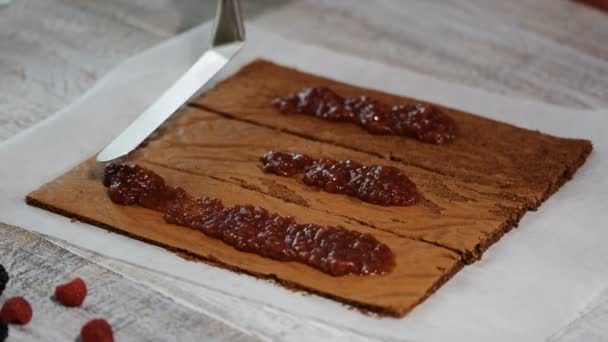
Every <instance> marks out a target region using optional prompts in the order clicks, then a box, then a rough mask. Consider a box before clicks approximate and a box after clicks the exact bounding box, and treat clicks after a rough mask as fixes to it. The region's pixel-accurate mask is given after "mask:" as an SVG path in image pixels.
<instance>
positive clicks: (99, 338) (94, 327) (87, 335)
mask: <svg viewBox="0 0 608 342" xmlns="http://www.w3.org/2000/svg"><path fill="white" fill-rule="evenodd" d="M80 342H114V336H113V335H112V327H111V326H110V324H109V323H108V322H107V321H106V320H105V319H94V320H91V321H88V322H87V324H85V325H83V326H82V329H81V330H80Z"/></svg>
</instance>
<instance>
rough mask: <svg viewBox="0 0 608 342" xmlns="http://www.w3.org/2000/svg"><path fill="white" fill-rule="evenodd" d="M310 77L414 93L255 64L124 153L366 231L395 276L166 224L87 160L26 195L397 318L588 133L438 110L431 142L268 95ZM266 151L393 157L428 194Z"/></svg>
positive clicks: (511, 219)
mask: <svg viewBox="0 0 608 342" xmlns="http://www.w3.org/2000/svg"><path fill="white" fill-rule="evenodd" d="M307 86H327V87H330V88H331V89H333V90H335V91H336V92H338V93H340V94H343V95H344V96H358V95H369V96H373V97H374V98H380V99H382V100H383V101H386V102H388V103H395V104H401V103H407V102H408V101H412V99H408V98H404V97H398V96H395V95H389V94H385V93H381V92H376V91H372V90H368V89H362V88H357V87H354V86H351V85H347V84H343V83H339V82H336V81H332V80H329V79H325V78H321V77H318V76H314V75H310V74H306V73H302V72H299V71H296V70H294V69H290V68H285V67H281V66H278V65H276V64H273V63H270V62H266V61H255V62H253V63H251V64H249V65H247V66H245V67H244V68H243V69H241V71H239V72H238V73H237V74H235V75H234V76H232V77H230V78H228V79H227V80H225V81H224V82H222V83H220V84H219V85H218V86H217V87H216V88H214V89H212V90H211V91H209V92H208V93H206V94H204V95H203V96H201V97H200V98H198V99H196V100H195V102H194V103H193V104H192V106H194V107H199V108H194V107H192V106H191V107H189V108H187V109H186V110H184V111H182V112H181V113H179V114H177V115H176V118H175V119H174V120H172V121H171V122H170V123H168V124H167V125H166V126H165V127H164V128H163V129H162V130H160V131H159V133H158V134H157V135H156V136H155V137H154V138H153V139H151V140H150V141H149V143H148V144H147V145H146V146H145V147H142V148H141V149H139V150H138V151H137V152H135V153H134V154H133V155H132V156H131V157H130V160H129V162H131V163H136V164H138V165H141V166H143V167H146V168H149V169H151V170H153V171H154V172H156V173H158V174H159V175H161V176H162V177H164V178H165V179H166V180H167V182H168V183H170V184H173V185H176V186H180V187H183V188H184V189H186V190H187V191H188V192H189V193H191V194H194V195H197V196H208V197H214V198H218V199H221V200H222V201H223V202H224V203H225V204H226V205H236V204H251V205H255V206H259V207H263V208H266V209H268V210H270V211H272V212H276V213H278V214H280V215H284V216H293V217H294V218H295V219H296V220H297V221H298V222H303V223H316V224H322V225H334V226H335V225H340V226H343V227H345V228H347V229H352V230H356V231H359V232H363V233H369V234H372V235H373V236H374V237H375V238H376V239H378V240H379V241H381V242H382V243H385V244H386V245H388V246H389V247H390V248H391V250H392V251H393V252H394V254H395V258H396V266H395V268H394V270H393V271H392V272H391V273H389V274H386V275H382V276H342V277H334V276H331V275H328V274H324V273H322V272H320V271H317V270H315V269H313V268H312V267H308V266H306V265H304V264H300V263H294V262H281V261H276V260H272V259H268V258H264V257H260V256H258V255H254V254H251V253H245V252H241V251H238V250H236V249H234V248H233V247H231V246H229V245H226V244H224V243H223V242H222V241H220V240H216V239H213V238H210V237H208V236H205V235H204V234H202V233H200V232H197V231H195V230H193V229H189V228H185V227H181V226H176V225H171V224H168V223H166V222H165V221H164V220H163V217H162V214H160V213H159V212H156V211H153V210H149V209H145V208H142V207H131V206H120V205H116V204H114V203H112V201H111V200H110V198H109V197H108V195H107V192H106V188H105V187H104V186H103V184H102V183H101V181H100V180H99V179H98V178H96V177H95V176H94V168H95V163H94V161H93V160H88V161H85V162H84V163H82V164H81V165H79V166H77V167H76V168H74V169H73V170H71V171H69V172H68V173H66V174H64V175H63V176H61V177H59V178H58V179H56V180H54V181H52V182H50V183H48V184H46V185H44V186H42V187H41V188H39V189H38V190H36V191H34V192H32V193H30V194H29V195H28V197H27V201H28V203H30V204H33V205H36V206H39V207H42V208H45V209H48V210H52V211H55V212H59V213H61V214H64V215H67V216H70V217H76V218H78V219H80V220H82V221H85V222H89V223H92V224H96V225H99V226H102V227H104V228H107V229H111V230H113V231H117V232H120V233H123V234H126V235H128V236H131V237H134V238H137V239H140V240H144V241H147V242H150V243H153V244H156V245H160V246H163V247H165V248H168V249H170V250H173V251H176V252H180V253H182V254H186V255H188V256H191V257H195V258H198V259H202V260H205V261H208V262H212V263H214V264H217V265H220V266H222V267H227V268H230V269H233V270H235V271H239V272H245V273H249V274H252V275H255V276H259V277H266V278H271V279H275V280H277V281H278V282H279V283H282V284H283V285H285V286H288V287H293V288H299V289H305V290H308V291H311V292H314V293H318V294H321V295H324V296H327V297H330V298H333V299H336V300H339V301H341V302H345V303H349V304H352V305H354V306H357V307H359V308H362V309H366V310H372V311H375V312H378V313H380V314H384V315H393V316H402V315H404V314H405V313H407V312H408V311H409V310H411V309H412V308H413V307H414V306H415V305H416V304H418V303H420V302H421V301H423V300H424V299H425V298H426V297H427V296H429V295H430V294H431V293H433V292H434V291H435V290H437V288H439V287H440V286H441V285H442V284H443V283H444V282H445V281H447V280H448V279H449V278H450V277H451V276H452V275H454V274H455V273H456V272H457V271H458V270H459V269H460V268H461V267H462V265H463V263H470V262H473V261H475V260H476V259H477V258H479V257H480V256H481V254H482V253H483V251H485V250H486V249H487V248H488V247H489V246H490V245H491V244H492V243H494V242H496V241H497V240H498V239H499V238H500V237H501V236H502V235H503V234H504V233H506V232H507V231H508V230H510V229H511V228H512V227H514V226H515V225H516V224H517V222H518V221H519V219H520V218H521V216H522V215H523V214H524V213H525V212H526V211H527V210H530V209H536V208H537V207H538V206H539V205H540V204H541V203H542V201H543V200H545V199H546V198H547V197H548V196H550V195H551V194H552V193H553V192H555V191H556V190H557V189H558V188H559V187H560V186H561V185H562V184H563V183H564V182H565V181H566V180H567V179H569V177H571V176H572V175H573V173H574V172H575V171H576V169H577V168H578V167H579V166H580V165H581V164H582V163H583V162H584V160H585V158H586V156H587V155H588V154H589V152H590V151H591V143H590V142H589V141H586V140H576V139H563V138H557V137H552V136H549V135H545V134H542V133H539V132H535V131H529V130H525V129H521V128H517V127H514V126H511V125H508V124H504V123H500V122H496V121H492V120H489V119H485V118H482V117H479V116H475V115H472V114H468V113H464V112H460V111H457V110H453V109H450V108H444V107H442V110H444V111H445V112H446V113H447V114H448V115H450V116H451V117H452V118H453V119H454V120H455V122H456V124H457V127H458V135H457V137H456V139H455V140H454V141H453V142H450V143H447V144H444V145H432V144H427V143H424V142H420V141H417V140H415V139H410V138H407V137H402V136H382V135H371V134H369V133H368V132H366V131H365V130H363V129H362V128H361V127H358V126H356V125H350V124H345V123H340V122H327V121H323V120H321V119H318V118H315V117H310V116H304V115H291V114H289V113H287V114H282V113H281V112H280V111H278V109H277V108H276V107H275V106H273V104H272V101H273V99H274V98H275V97H276V96H285V95H288V94H290V93H294V92H296V91H298V90H299V89H302V88H304V87H307ZM201 108H204V109H201ZM270 150H280V151H285V152H293V153H304V154H306V155H309V156H311V157H312V158H326V159H333V160H345V159H351V160H356V161H357V162H359V163H364V164H373V165H386V166H392V167H395V168H398V169H399V170H401V171H403V172H404V173H405V174H406V175H407V176H408V177H409V178H410V179H411V181H412V182H414V183H415V184H416V187H417V189H418V192H419V195H420V199H419V201H418V202H417V203H416V204H415V205H412V206H407V207H390V206H380V205H374V204H371V203H367V202H364V201H362V200H359V199H358V198H354V197H349V196H343V195H337V194H332V193H329V192H326V191H321V190H319V189H318V188H315V187H310V186H308V185H306V184H305V183H304V182H302V181H301V180H300V179H298V177H282V176H278V175H275V174H272V173H267V172H263V170H262V163H261V162H260V161H259V158H260V156H261V155H262V154H263V153H265V152H267V151H270ZM66 229H69V226H68V227H67V228H66ZM531 248H533V246H531Z"/></svg>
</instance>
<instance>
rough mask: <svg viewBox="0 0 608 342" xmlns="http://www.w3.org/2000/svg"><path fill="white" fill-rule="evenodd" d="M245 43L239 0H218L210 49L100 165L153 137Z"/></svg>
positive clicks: (107, 151)
mask: <svg viewBox="0 0 608 342" xmlns="http://www.w3.org/2000/svg"><path fill="white" fill-rule="evenodd" d="M244 43H245V28H244V26H243V18H242V16H241V11H240V6H239V1H238V0H218V7H217V13H216V16H215V22H214V27H213V31H212V35H211V48H210V49H209V50H207V51H205V53H204V54H203V55H202V56H201V58H199V60H198V61H197V62H196V63H194V65H193V66H192V67H190V69H189V70H188V71H186V73H185V74H184V75H182V76H181V78H180V79H179V80H177V82H175V83H174V84H173V85H172V86H171V87H170V88H169V89H167V91H166V92H165V93H163V94H162V95H161V96H160V97H159V98H158V99H157V100H156V102H154V103H153V104H152V105H150V107H148V109H146V110H145V111H144V112H143V113H141V114H140V115H139V117H137V119H135V121H133V122H132V123H131V124H130V125H129V127H127V128H126V129H125V130H124V131H123V132H122V133H121V134H120V135H118V136H117V137H116V138H115V139H114V140H113V141H112V142H111V143H110V144H109V145H108V146H106V147H105V148H104V149H103V150H102V151H101V152H100V153H99V154H98V155H97V161H98V162H100V163H106V162H110V161H112V160H115V159H118V158H120V157H123V156H126V155H127V154H128V153H129V152H131V151H133V150H134V149H135V148H137V146H139V145H140V144H141V143H142V142H143V141H144V140H145V139H146V138H147V137H148V136H149V135H150V134H152V133H153V132H154V131H155V130H156V129H157V128H158V127H159V126H160V125H161V124H162V123H163V122H165V120H167V119H168V118H169V117H170V116H171V115H172V114H173V113H174V112H175V111H176V110H177V109H179V107H181V106H182V105H183V104H184V103H186V101H188V100H189V99H190V98H191V97H192V96H193V95H194V94H196V92H198V90H199V89H201V88H202V87H203V86H204V85H205V83H207V82H208V81H209V80H210V79H211V78H212V77H213V76H214V75H215V74H217V73H218V72H219V71H220V70H221V69H222V68H223V67H224V66H225V65H226V64H228V62H229V61H230V59H232V57H233V56H234V55H236V53H237V52H238V51H239V50H240V49H241V47H242V46H243V44H244Z"/></svg>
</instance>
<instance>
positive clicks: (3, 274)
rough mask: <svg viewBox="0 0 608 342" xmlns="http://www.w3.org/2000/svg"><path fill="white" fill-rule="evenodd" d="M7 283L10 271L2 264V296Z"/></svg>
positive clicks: (0, 268) (0, 289) (0, 290)
mask: <svg viewBox="0 0 608 342" xmlns="http://www.w3.org/2000/svg"><path fill="white" fill-rule="evenodd" d="M6 283H8V273H7V272H6V270H5V269H4V266H2V265H0V296H2V292H4V289H5V288H6ZM0 341H1V339H0Z"/></svg>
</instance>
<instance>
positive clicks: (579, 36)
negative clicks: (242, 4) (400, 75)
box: [257, 0, 608, 108]
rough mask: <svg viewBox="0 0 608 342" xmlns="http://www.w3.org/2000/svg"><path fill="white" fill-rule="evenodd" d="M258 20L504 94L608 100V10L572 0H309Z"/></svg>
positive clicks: (576, 101) (589, 102)
mask: <svg viewBox="0 0 608 342" xmlns="http://www.w3.org/2000/svg"><path fill="white" fill-rule="evenodd" d="M257 23H259V24H260V25H261V26H263V27H266V28H269V29H271V30H273V31H277V32H281V33H282V34H285V35H287V36H290V37H293V38H295V39H299V40H303V41H307V42H311V43H315V44H322V45H325V46H328V47H330V48H333V49H337V50H341V51H344V52H348V53H351V54H355V55H358V56H364V57H369V58H373V59H376V60H380V61H383V62H386V63H388V64H392V65H397V66H401V67H405V68H409V69H413V70H416V71H419V72H421V73H424V74H429V75H432V76H435V77H437V78H441V79H446V80H451V81H455V82H458V83H463V84H467V85H470V86H473V87H478V88H485V89H488V90H491V91H493V92H497V93H505V94H512V95H516V96H523V97H528V98H532V99H537V100H542V101H545V102H550V103H554V104H559V105H564V106H569V107H574V108H604V107H606V106H608V20H607V19H606V14H604V13H601V12H599V11H596V10H593V9H589V8H587V7H585V6H582V5H580V4H577V3H574V2H571V1H564V0H562V1H556V0H518V1H487V0H454V1H428V0H407V1H394V0H377V1H366V0H349V1H331V0H301V1H296V2H294V3H293V4H291V5H288V6H285V7H284V8H283V9H282V10H280V11H275V12H270V13H268V14H267V15H264V16H262V17H260V18H258V19H257Z"/></svg>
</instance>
